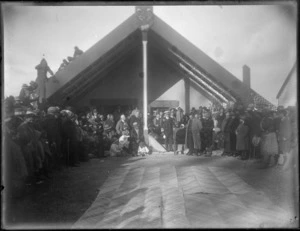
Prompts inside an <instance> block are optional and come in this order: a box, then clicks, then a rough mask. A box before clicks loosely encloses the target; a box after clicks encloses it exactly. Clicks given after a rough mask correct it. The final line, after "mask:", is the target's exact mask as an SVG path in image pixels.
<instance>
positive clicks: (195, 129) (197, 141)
mask: <svg viewBox="0 0 300 231" xmlns="http://www.w3.org/2000/svg"><path fill="white" fill-rule="evenodd" d="M202 128H203V126H202V123H201V120H200V119H199V114H198V113H196V114H195V116H194V118H193V119H192V126H191V129H192V135H193V143H194V151H195V152H196V153H195V154H196V155H201V153H200V150H201V146H202V142H201V130H202Z"/></svg>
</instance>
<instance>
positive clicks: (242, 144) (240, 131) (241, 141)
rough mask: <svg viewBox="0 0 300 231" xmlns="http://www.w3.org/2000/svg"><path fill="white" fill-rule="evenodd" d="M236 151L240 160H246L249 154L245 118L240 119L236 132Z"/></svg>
mask: <svg viewBox="0 0 300 231" xmlns="http://www.w3.org/2000/svg"><path fill="white" fill-rule="evenodd" d="M235 134H236V150H237V151H238V155H241V157H242V159H246V158H247V156H248V153H249V142H250V138H249V127H248V125H246V124H245V117H241V118H240V124H239V126H238V127H237V129H236V131H235Z"/></svg>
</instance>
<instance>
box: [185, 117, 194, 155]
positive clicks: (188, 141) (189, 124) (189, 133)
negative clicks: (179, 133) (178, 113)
mask: <svg viewBox="0 0 300 231" xmlns="http://www.w3.org/2000/svg"><path fill="white" fill-rule="evenodd" d="M193 117H194V115H193V114H192V113H190V115H189V120H188V122H187V125H186V134H185V145H186V147H187V148H188V149H189V151H188V153H187V155H192V154H193V153H194V140H193V133H192V121H193Z"/></svg>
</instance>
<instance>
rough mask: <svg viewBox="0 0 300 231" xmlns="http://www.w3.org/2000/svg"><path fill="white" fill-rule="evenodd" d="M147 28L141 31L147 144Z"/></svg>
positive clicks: (146, 140) (146, 141)
mask: <svg viewBox="0 0 300 231" xmlns="http://www.w3.org/2000/svg"><path fill="white" fill-rule="evenodd" d="M147 33H148V32H147V30H144V31H142V34H143V77H144V78H143V109H144V110H143V117H144V121H143V122H144V139H145V143H146V144H147V145H148V144H149V139H148V110H147V109H148V86H147V84H148V69H147V42H148V39H147V37H148V34H147Z"/></svg>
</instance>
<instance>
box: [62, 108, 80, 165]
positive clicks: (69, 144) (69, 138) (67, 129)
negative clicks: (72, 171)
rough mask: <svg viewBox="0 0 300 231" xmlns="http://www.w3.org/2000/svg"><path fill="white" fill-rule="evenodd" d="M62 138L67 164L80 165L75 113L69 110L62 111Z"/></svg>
mask: <svg viewBox="0 0 300 231" xmlns="http://www.w3.org/2000/svg"><path fill="white" fill-rule="evenodd" d="M62 114H63V118H62V140H63V144H64V148H63V150H64V154H65V156H64V157H65V160H66V164H67V165H70V166H72V167H79V155H78V149H77V136H76V133H77V131H76V125H75V123H74V121H73V119H72V118H73V117H74V115H73V113H72V112H71V111H69V110H63V111H62Z"/></svg>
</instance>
